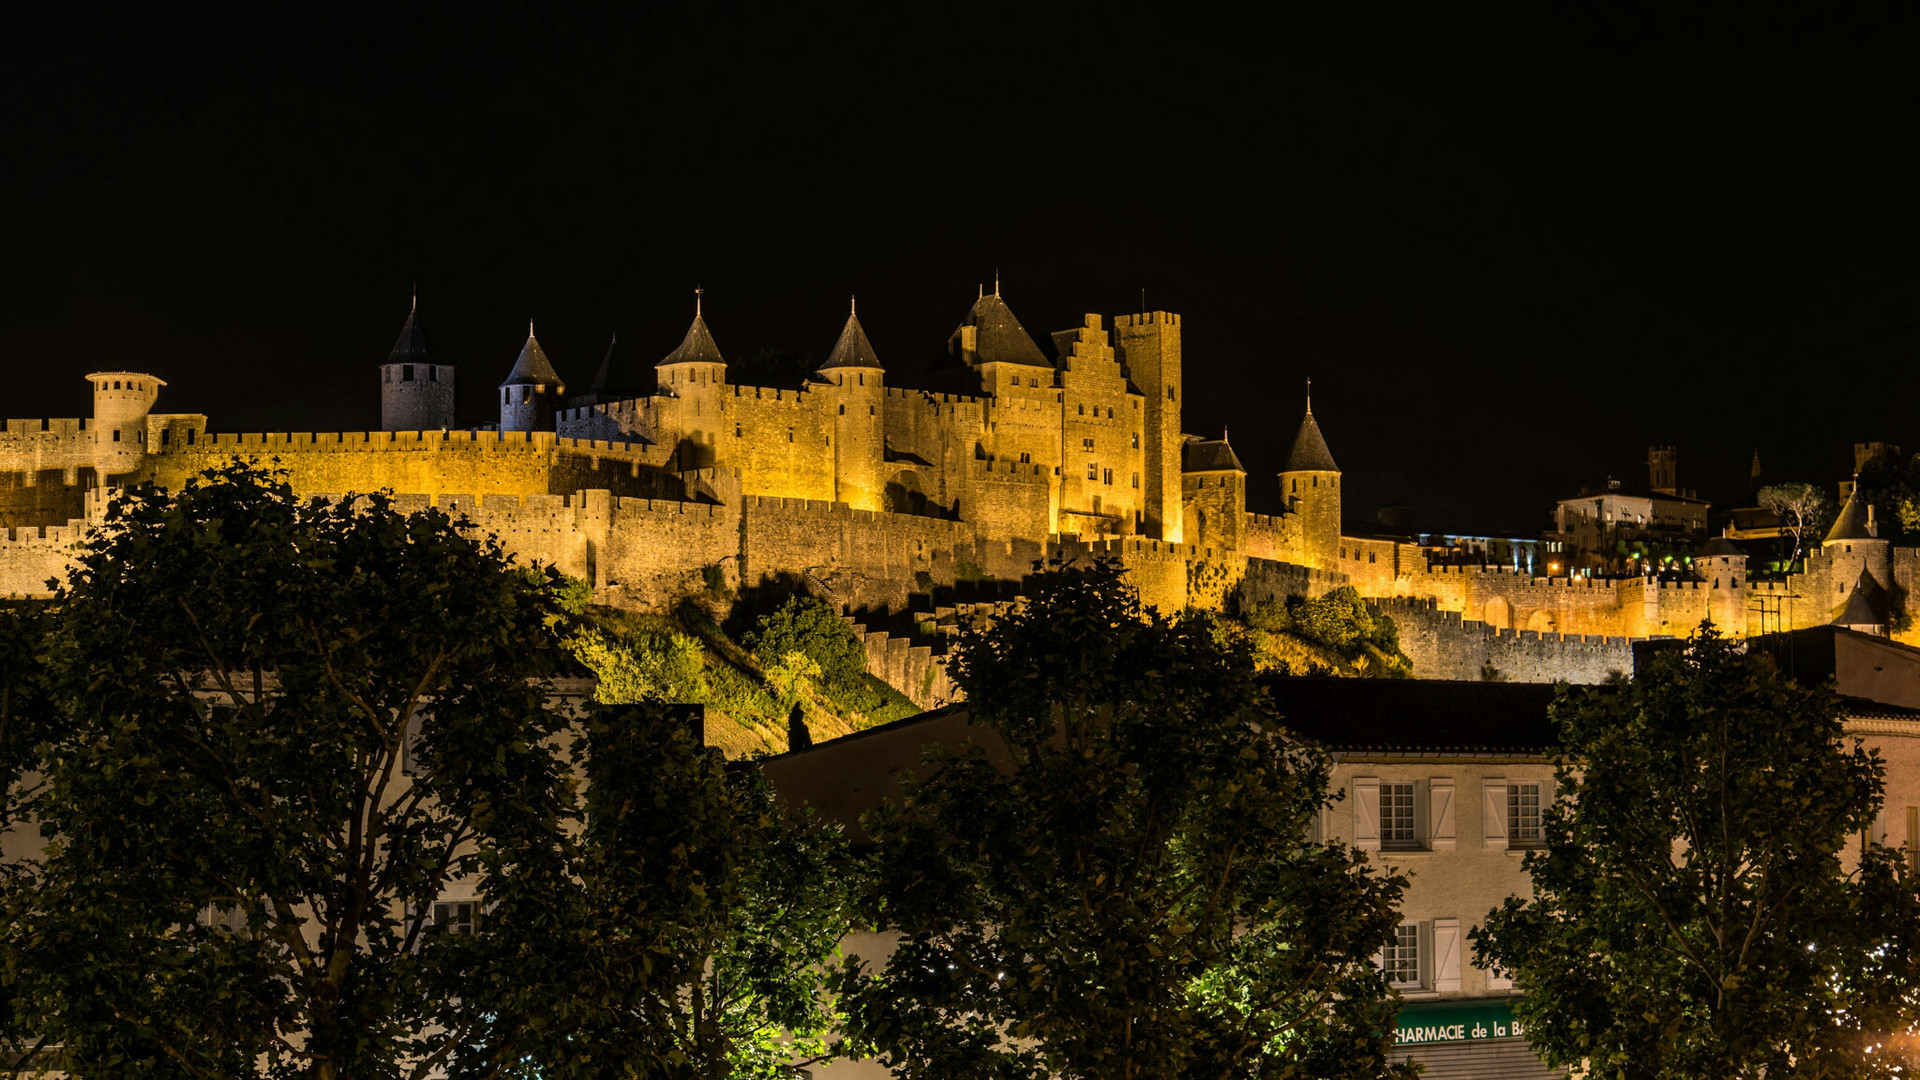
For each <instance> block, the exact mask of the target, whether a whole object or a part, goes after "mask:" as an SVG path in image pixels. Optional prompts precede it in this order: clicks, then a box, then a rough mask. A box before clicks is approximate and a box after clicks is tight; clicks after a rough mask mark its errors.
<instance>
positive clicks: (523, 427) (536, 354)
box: [500, 320, 567, 431]
mask: <svg viewBox="0 0 1920 1080" xmlns="http://www.w3.org/2000/svg"><path fill="white" fill-rule="evenodd" d="M566 392H567V387H566V384H565V383H563V382H561V381H560V374H559V372H556V371H554V370H553V364H552V362H551V361H549V360H548V359H547V353H546V350H545V349H542V348H541V347H540V339H538V338H536V337H534V336H533V322H532V320H528V322H527V343H526V344H525V345H522V346H521V347H520V358H519V359H518V360H515V361H514V363H513V371H512V372H511V373H509V374H508V375H507V381H506V382H503V383H501V384H500V430H501V431H552V430H553V414H554V410H555V409H557V408H558V407H559V403H560V397H561V395H563V394H565V393H566Z"/></svg>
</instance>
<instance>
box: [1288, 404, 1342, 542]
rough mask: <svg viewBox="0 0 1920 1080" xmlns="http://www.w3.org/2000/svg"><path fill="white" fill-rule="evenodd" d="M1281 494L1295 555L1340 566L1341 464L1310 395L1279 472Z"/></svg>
mask: <svg viewBox="0 0 1920 1080" xmlns="http://www.w3.org/2000/svg"><path fill="white" fill-rule="evenodd" d="M1280 495H1281V498H1282V499H1283V500H1284V501H1285V504H1286V513H1287V514H1288V515H1289V516H1291V517H1293V518H1294V536H1295V537H1296V538H1297V540H1296V550H1295V552H1294V558H1295V559H1296V560H1298V561H1299V562H1300V564H1301V565H1303V566H1309V567H1313V568H1314V569H1317V570H1338V569H1339V568H1340V466H1338V465H1336V464H1334V461H1333V453H1332V452H1331V451H1329V450H1328V449H1327V440H1326V438H1325V437H1324V436H1322V435H1321V434H1320V425H1319V424H1318V423H1316V422H1315V421H1314V419H1313V396H1312V394H1311V393H1309V394H1308V396H1307V415H1306V416H1305V417H1303V418H1302V419H1301V421H1300V430H1299V431H1298V432H1295V433H1294V436H1293V448H1292V449H1291V450H1289V451H1288V452H1287V465H1286V468H1285V469H1283V470H1281V472H1280Z"/></svg>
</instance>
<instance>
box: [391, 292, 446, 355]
mask: <svg viewBox="0 0 1920 1080" xmlns="http://www.w3.org/2000/svg"><path fill="white" fill-rule="evenodd" d="M433 360H434V351H433V345H432V344H431V343H429V342H428V341H427V331H426V329H425V328H423V327H422V326H421V325H420V300H419V298H418V297H415V298H414V301H413V307H411V308H409V309H407V321H406V323H405V324H404V325H402V326H401V327H400V337H399V339H398V340H396V341H395V342H394V343H393V352H391V353H389V354H388V355H387V363H389V364H425V363H432V362H433Z"/></svg>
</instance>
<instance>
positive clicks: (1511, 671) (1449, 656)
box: [1369, 598, 1633, 684]
mask: <svg viewBox="0 0 1920 1080" xmlns="http://www.w3.org/2000/svg"><path fill="white" fill-rule="evenodd" d="M1369 603H1370V604H1371V605H1372V606H1373V608H1374V609H1375V610H1376V611H1379V612H1381V613H1383V614H1386V615H1388V616H1391V617H1392V618H1393V621H1394V624H1395V625H1396V626H1397V627H1398V628H1399V631H1400V651H1402V652H1404V653H1406V654H1407V658H1408V659H1409V660H1412V661H1413V674H1414V677H1415V678H1420V679H1465V680H1477V679H1481V678H1485V677H1486V676H1487V675H1488V674H1492V675H1494V676H1495V677H1497V678H1499V679H1501V680H1504V681H1507V682H1534V683H1538V682H1558V681H1561V680H1565V681H1567V682H1572V683H1584V684H1591V683H1600V682H1605V681H1606V680H1607V678H1608V677H1609V676H1611V675H1612V674H1613V673H1615V672H1631V671H1632V670H1633V650H1632V647H1631V645H1630V643H1629V640H1628V639H1627V638H1625V637H1602V636H1597V635H1593V636H1585V635H1580V634H1553V633H1546V634H1543V633H1537V632H1535V631H1532V630H1520V631H1514V630H1500V629H1496V628H1494V627H1491V626H1488V625H1487V624H1486V623H1483V622H1479V621H1477V620H1471V619H1462V618H1461V617H1460V615H1459V613H1458V612H1453V611H1442V610H1440V608H1439V607H1438V606H1437V605H1436V604H1435V603H1434V602H1433V601H1431V600H1413V599H1393V598H1389V599H1380V600H1373V601H1369Z"/></svg>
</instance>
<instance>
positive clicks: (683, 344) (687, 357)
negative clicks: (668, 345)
mask: <svg viewBox="0 0 1920 1080" xmlns="http://www.w3.org/2000/svg"><path fill="white" fill-rule="evenodd" d="M724 363H726V360H724V359H723V358H721V356H720V346H718V345H715V344H714V343H713V333H712V332H711V331H709V330H708V329H707V320H706V319H705V318H704V317H702V316H701V314H700V290H698V289H695V290H694V291H693V325H692V326H689V327H687V336H686V337H684V338H681V339H680V347H679V348H677V349H675V350H673V351H672V352H670V353H668V354H667V355H666V357H665V358H664V359H662V360H661V361H660V362H659V363H658V364H655V365H654V367H666V366H667V365H668V364H724Z"/></svg>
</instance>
